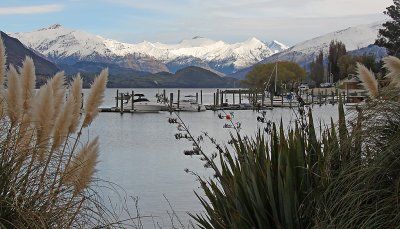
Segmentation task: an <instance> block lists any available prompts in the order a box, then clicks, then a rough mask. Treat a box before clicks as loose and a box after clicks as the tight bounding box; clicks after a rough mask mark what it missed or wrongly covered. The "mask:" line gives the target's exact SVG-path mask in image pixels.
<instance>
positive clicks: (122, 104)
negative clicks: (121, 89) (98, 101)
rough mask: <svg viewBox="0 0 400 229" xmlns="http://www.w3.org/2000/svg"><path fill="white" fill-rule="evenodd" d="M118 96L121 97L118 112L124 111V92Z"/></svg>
mask: <svg viewBox="0 0 400 229" xmlns="http://www.w3.org/2000/svg"><path fill="white" fill-rule="evenodd" d="M120 97H121V110H120V112H121V114H122V113H123V112H124V93H121V94H120Z"/></svg>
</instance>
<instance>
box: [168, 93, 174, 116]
mask: <svg viewBox="0 0 400 229" xmlns="http://www.w3.org/2000/svg"><path fill="white" fill-rule="evenodd" d="M173 101H174V93H172V92H171V93H169V111H170V112H172V111H173V110H174V109H173V107H172V104H173Z"/></svg>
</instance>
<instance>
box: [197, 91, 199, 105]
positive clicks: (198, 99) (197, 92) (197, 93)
mask: <svg viewBox="0 0 400 229" xmlns="http://www.w3.org/2000/svg"><path fill="white" fill-rule="evenodd" d="M196 103H199V93H198V92H196Z"/></svg>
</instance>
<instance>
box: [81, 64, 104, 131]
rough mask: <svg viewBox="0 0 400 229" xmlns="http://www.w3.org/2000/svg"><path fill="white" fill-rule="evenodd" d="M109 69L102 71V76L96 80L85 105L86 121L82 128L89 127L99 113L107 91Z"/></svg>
mask: <svg viewBox="0 0 400 229" xmlns="http://www.w3.org/2000/svg"><path fill="white" fill-rule="evenodd" d="M107 77H108V69H105V70H103V71H101V73H100V75H99V76H98V77H97V78H96V79H95V80H94V82H93V84H92V87H91V90H90V94H89V97H88V99H87V101H86V104H85V113H86V114H85V119H84V120H83V124H82V127H84V128H85V127H88V126H89V125H90V123H92V121H93V119H94V118H95V117H96V115H97V114H98V112H99V106H100V104H101V103H102V102H103V98H104V91H105V89H106V84H107Z"/></svg>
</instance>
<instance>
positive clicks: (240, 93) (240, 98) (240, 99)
mask: <svg viewBox="0 0 400 229" xmlns="http://www.w3.org/2000/svg"><path fill="white" fill-rule="evenodd" d="M239 104H242V90H241V89H239Z"/></svg>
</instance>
